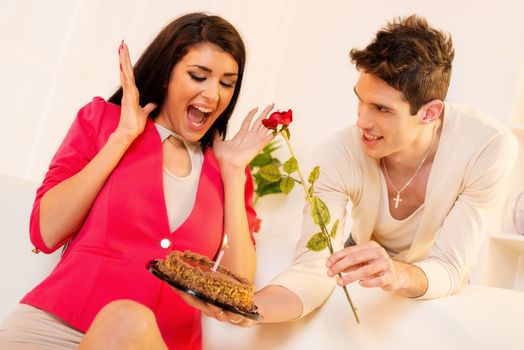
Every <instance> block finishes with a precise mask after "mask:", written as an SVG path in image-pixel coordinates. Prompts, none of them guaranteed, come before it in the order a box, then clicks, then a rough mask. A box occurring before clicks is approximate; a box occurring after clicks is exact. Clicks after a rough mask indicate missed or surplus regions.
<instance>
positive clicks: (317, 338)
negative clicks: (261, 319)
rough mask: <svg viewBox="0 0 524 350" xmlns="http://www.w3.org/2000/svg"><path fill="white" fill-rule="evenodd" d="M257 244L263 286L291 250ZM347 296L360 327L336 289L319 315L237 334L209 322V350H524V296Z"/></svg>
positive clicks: (500, 292)
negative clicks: (424, 298)
mask: <svg viewBox="0 0 524 350" xmlns="http://www.w3.org/2000/svg"><path fill="white" fill-rule="evenodd" d="M259 238H260V239H259V240H258V241H257V242H258V243H257V254H258V258H259V264H258V266H259V271H258V273H259V274H260V276H259V277H258V279H259V283H257V285H258V286H259V287H260V286H262V285H264V284H265V283H266V282H267V281H269V279H270V278H271V277H272V276H274V275H275V274H276V273H277V272H278V271H279V270H280V269H282V267H283V266H285V265H286V264H287V261H288V260H289V259H291V256H290V255H291V254H292V250H293V247H292V244H291V245H290V244H285V242H284V243H283V242H282V241H281V240H275V239H272V238H270V237H263V236H259ZM260 280H262V283H260ZM349 292H350V295H351V297H352V299H353V302H354V303H355V305H356V306H357V307H358V309H359V313H360V318H361V323H360V324H357V323H356V322H355V320H354V318H353V315H352V313H351V310H350V307H349V304H348V303H347V301H346V299H345V296H344V293H343V290H342V289H341V288H338V287H337V288H336V289H335V290H334V291H333V294H332V295H331V297H330V298H329V299H328V300H327V302H326V303H325V304H324V305H323V306H322V307H321V308H320V309H318V310H316V311H315V312H313V313H312V314H310V315H308V316H306V317H304V318H303V319H300V320H297V321H293V322H287V323H282V324H271V325H262V326H257V327H254V328H239V327H236V326H233V325H229V324H222V323H220V322H218V321H216V320H215V319H209V318H206V317H204V318H203V341H204V349H205V350H223V349H231V350H235V349H242V350H243V349H250V350H251V349H254V350H256V349H260V350H268V349H270V350H273V349H278V350H296V349H330V350H336V349H350V350H364V349H365V350H371V349H373V350H374V349H387V350H396V349H399V350H411V349H424V350H426V349H439V350H444V349H446V350H449V349H457V350H459V349H460V350H470V349H477V350H480V349H482V350H484V349H485V350H493V349H496V350H507V349H524V292H520V291H515V290H509V289H500V288H493V287H486V286H475V285H467V286H465V288H464V289H463V290H462V292H461V293H460V294H458V295H455V296H451V297H447V298H442V299H435V300H413V299H409V298H404V297H400V296H397V295H393V294H390V293H386V292H383V291H382V290H380V289H366V288H362V287H360V286H358V285H351V286H350V288H349Z"/></svg>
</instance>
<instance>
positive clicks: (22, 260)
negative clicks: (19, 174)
mask: <svg viewBox="0 0 524 350" xmlns="http://www.w3.org/2000/svg"><path fill="white" fill-rule="evenodd" d="M36 188H37V184H36V183H34V182H31V181H27V180H23V179H17V178H13V177H10V176H5V175H1V174H0V223H1V228H0V247H2V254H0V279H1V281H2V282H1V287H0V291H1V292H0V293H1V296H2V299H1V302H0V322H2V321H3V319H4V318H5V316H6V315H7V314H8V313H9V312H10V311H11V310H13V309H14V308H15V306H16V304H17V303H18V301H19V300H20V299H21V298H22V297H23V296H24V295H25V293H27V292H28V291H29V290H30V289H31V288H33V287H34V286H35V285H36V284H37V283H38V282H39V281H41V280H42V279H43V278H44V277H45V276H46V275H47V273H48V272H49V271H50V270H51V268H52V267H53V266H54V265H55V264H56V261H57V260H58V256H59V254H60V253H59V252H58V253H54V254H53V255H45V254H42V253H40V254H34V253H33V252H31V249H32V248H33V246H32V245H31V242H30V241H29V215H30V213H31V208H32V205H33V200H34V197H35V191H36Z"/></svg>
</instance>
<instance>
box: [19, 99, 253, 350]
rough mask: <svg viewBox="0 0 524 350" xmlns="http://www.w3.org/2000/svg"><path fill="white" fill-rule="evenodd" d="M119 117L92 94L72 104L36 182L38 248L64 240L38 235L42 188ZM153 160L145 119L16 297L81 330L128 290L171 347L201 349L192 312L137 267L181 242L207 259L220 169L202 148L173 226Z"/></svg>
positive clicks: (79, 162)
mask: <svg viewBox="0 0 524 350" xmlns="http://www.w3.org/2000/svg"><path fill="white" fill-rule="evenodd" d="M119 118H120V106H117V105H114V104H111V103H107V102H105V101H104V100H103V99H102V98H99V97H97V98H94V99H93V101H92V102H91V103H89V104H87V105H86V106H85V107H83V108H82V109H81V110H80V111H79V113H78V115H77V118H76V119H75V120H74V122H73V124H72V126H71V128H70V130H69V132H68V134H67V135H66V137H65V139H64V141H63V142H62V144H61V145H60V147H59V149H58V151H57V153H56V155H55V156H54V158H53V160H52V161H51V164H50V167H49V171H48V172H47V174H46V176H45V179H44V181H43V184H42V185H41V187H40V188H39V189H38V190H37V195H36V200H35V203H34V206H33V212H32V215H31V221H30V236H31V241H32V242H33V244H34V245H35V247H36V248H38V249H40V250H41V251H42V252H44V253H50V252H52V251H54V250H56V249H58V248H59V247H60V246H61V245H62V244H63V243H65V242H62V243H61V244H59V245H57V246H56V247H46V246H45V244H44V243H43V241H42V237H41V234H40V229H39V205H40V200H41V198H42V196H43V195H44V194H45V193H46V192H47V191H48V190H49V189H50V188H52V187H53V186H55V185H56V184H58V183H60V182H61V181H63V180H64V179H67V178H68V177H70V176H72V175H74V174H75V173H77V172H78V171H79V170H81V169H82V168H83V167H84V166H85V165H86V164H87V163H88V162H89V161H90V160H91V159H92V158H93V157H94V156H95V155H96V154H97V152H98V151H99V150H100V148H101V147H102V146H103V145H104V144H105V142H106V141H107V139H108V137H109V135H110V134H111V133H112V132H113V131H114V130H115V129H116V126H117V124H118V120H119ZM162 167H163V164H162V143H161V140H160V137H159V135H158V132H157V130H156V128H155V126H154V123H153V122H152V121H151V120H148V121H147V124H146V127H145V130H144V132H143V133H142V135H141V136H140V137H139V138H137V139H136V140H135V142H134V143H133V144H132V145H131V147H130V148H129V149H128V151H127V152H126V154H125V155H124V157H123V158H122V160H121V161H120V163H119V165H118V166H117V168H116V169H115V170H114V171H113V173H112V174H111V175H110V177H109V178H108V180H107V182H106V183H105V185H104V187H103V188H102V189H101V191H100V193H99V195H98V197H97V198H96V200H95V202H94V203H93V206H92V208H91V210H90V212H89V214H88V216H87V218H86V220H85V222H84V224H83V225H82V227H81V228H80V230H79V231H78V232H77V233H76V234H75V235H74V238H73V239H72V240H71V241H70V244H69V247H68V248H67V250H66V251H65V253H64V255H63V257H62V259H61V260H60V262H59V263H58V265H57V266H56V267H55V269H54V270H53V271H52V272H51V274H50V275H49V276H48V277H47V278H46V279H44V280H43V281H42V282H41V283H40V284H39V285H38V286H36V287H35V288H34V289H33V290H32V291H30V292H29V293H28V294H27V295H26V296H25V297H24V298H23V299H22V300H21V302H22V303H26V304H30V305H33V306H35V307H37V308H40V309H43V310H45V311H48V312H50V313H52V314H54V315H56V316H58V317H60V318H62V319H63V320H64V321H65V322H66V323H68V324H70V325H71V326H72V327H74V328H77V329H79V330H81V331H83V332H85V331H86V330H87V329H88V327H89V325H90V324H91V322H92V321H93V318H94V317H95V315H96V314H97V312H98V311H99V310H100V309H101V308H102V307H103V306H104V305H106V304H107V303H109V302H110V301H113V300H117V299H132V300H135V301H137V302H140V303H142V304H144V305H146V306H148V307H149V308H150V309H151V310H153V312H154V313H155V314H156V317H157V321H158V324H159V326H160V330H161V332H162V336H163V337H164V340H165V341H166V343H167V344H168V346H169V347H170V348H171V349H193V348H200V347H201V327H200V312H198V311H196V310H195V309H193V308H191V307H190V306H188V305H187V304H186V303H185V302H183V301H182V300H181V299H180V298H179V297H178V296H177V294H176V293H174V292H173V290H172V289H171V287H170V286H168V285H167V284H165V283H163V282H161V281H160V280H159V279H157V278H156V277H154V276H153V275H152V274H151V273H149V272H148V271H147V270H146V268H145V266H146V263H147V262H148V261H149V260H150V259H157V258H163V257H165V256H166V255H167V254H169V252H170V251H171V250H185V249H190V250H192V251H195V252H198V253H200V254H203V255H206V256H208V257H210V258H214V256H215V255H216V253H217V250H218V248H219V245H220V242H221V239H222V234H223V217H224V193H223V185H222V180H221V177H220V169H219V165H218V162H217V160H216V158H215V156H214V153H213V151H212V150H210V149H208V150H207V151H206V152H205V154H204V163H203V165H202V172H201V176H200V180H199V185H198V190H197V195H196V201H195V205H194V207H193V210H192V212H191V214H190V216H189V217H188V218H187V220H186V221H185V222H184V223H183V224H182V226H181V227H179V228H178V229H177V230H176V231H174V232H170V230H169V223H168V218H167V212H166V206H165V199H164V191H163V181H162ZM246 171H247V172H248V176H247V181H246V191H245V193H246V195H245V203H246V212H247V215H248V222H249V226H250V230H251V232H253V230H252V228H253V227H254V225H255V220H256V213H255V211H254V209H253V207H252V205H251V203H252V195H253V183H252V179H251V175H250V174H249V169H246ZM163 239H169V240H170V242H171V243H172V244H171V246H170V247H168V248H163V247H161V245H160V241H162V240H163Z"/></svg>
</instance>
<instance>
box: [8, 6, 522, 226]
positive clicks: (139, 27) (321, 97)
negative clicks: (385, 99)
mask: <svg viewBox="0 0 524 350" xmlns="http://www.w3.org/2000/svg"><path fill="white" fill-rule="evenodd" d="M194 10H204V11H209V12H212V13H216V14H219V15H222V16H224V17H225V18H227V19H228V20H230V21H231V22H232V23H233V24H235V25H236V26H237V28H238V29H239V31H240V32H241V33H242V35H243V37H244V38H245V41H246V44H247V48H248V66H247V73H246V77H245V83H244V89H243V93H242V96H241V99H240V101H239V105H238V108H237V110H236V114H235V116H234V120H233V123H232V126H231V131H235V130H236V129H237V128H238V125H239V123H240V120H241V119H242V117H243V116H244V115H245V113H246V112H247V111H248V110H249V109H250V108H251V107H252V106H255V105H259V106H263V105H265V104H268V103H270V102H276V103H277V106H278V107H280V108H282V109H284V108H288V107H291V108H293V110H294V114H295V118H296V121H295V122H294V125H293V127H292V134H293V140H292V141H293V143H294V146H295V150H296V153H297V157H298V158H299V161H300V162H301V165H302V166H303V167H304V168H309V167H310V166H311V165H312V161H311V160H309V159H308V155H309V154H310V152H311V151H312V150H313V148H314V147H315V145H316V144H317V143H318V141H319V140H321V139H323V138H326V137H328V136H329V135H331V134H332V133H333V132H334V131H335V130H337V129H339V128H341V127H343V126H345V125H347V124H349V123H352V122H353V121H354V120H355V115H356V114H355V112H356V99H355V97H354V95H353V92H352V87H353V85H354V83H355V80H356V76H357V75H356V72H355V69H354V67H353V66H352V65H351V63H350V62H349V60H348V52H349V50H350V49H351V48H352V47H363V46H365V45H366V44H367V42H368V41H369V39H370V38H371V37H372V36H373V34H374V33H375V32H376V30H377V29H378V28H379V27H380V26H382V25H383V24H385V22H386V21H387V20H390V19H391V18H393V17H394V16H399V15H407V14H411V13H418V14H421V15H424V16H426V17H427V18H428V20H429V21H430V23H432V24H433V25H435V26H437V27H440V28H443V29H445V30H446V31H449V32H451V33H452V35H453V38H454V42H455V47H456V59H455V64H454V75H453V79H452V85H451V89H450V93H449V100H453V101H455V100H458V101H462V102H466V103H470V104H474V105H477V106H479V107H481V108H483V109H484V110H486V111H487V112H489V113H491V114H492V115H494V116H495V117H496V118H498V119H500V120H502V121H504V122H508V121H509V119H510V115H511V113H512V111H513V109H514V106H515V105H516V104H517V101H516V86H517V76H518V72H519V71H520V69H521V68H520V67H521V65H522V63H523V62H524V26H522V25H521V16H522V14H523V13H524V4H523V3H522V2H521V1H518V0H514V1H510V0H499V1H496V2H495V1H489V2H488V1H486V2H483V1H482V0H477V1H473V0H465V1H456V0H441V1H417V2H415V1H410V0H397V1H388V0H382V1H367V2H366V1H364V2H363V1H355V0H349V1H342V0H340V1H329V0H324V1H321V2H320V1H299V0H266V1H245V0H220V1H219V0H217V1H205V0H201V1H196V0H194V1H189V0H185V1H172V0H156V1H145V0H142V1H140V0H133V1H129V0H127V1H125V0H118V1H115V0H113V1H103V0H54V1H52V0H42V1H40V0H0V79H1V82H2V84H1V86H0V99H1V100H0V105H1V107H2V113H1V114H0V121H1V124H0V125H1V127H0V173H3V174H7V175H11V176H15V177H21V178H25V179H29V180H34V181H41V179H42V177H43V175H44V173H45V171H46V168H47V165H48V163H49V161H50V159H51V157H52V155H53V153H54V151H55V150H56V148H57V146H58V144H59V143H60V141H61V139H62V137H63V136H64V134H65V132H66V131H67V129H68V127H69V124H70V122H71V121H72V119H73V118H74V116H75V114H76V112H77V110H78V109H79V108H80V107H81V106H82V105H83V104H85V103H86V102H88V101H89V100H90V99H91V98H92V97H93V96H95V95H100V96H103V97H108V96H109V95H110V94H111V93H112V91H113V90H114V89H115V88H116V87H117V85H118V58H117V49H118V45H119V43H120V40H121V39H122V38H123V39H125V40H126V42H127V43H128V45H129V46H130V48H131V54H132V57H133V58H135V59H136V58H137V57H138V56H139V53H140V52H141V51H142V50H143V49H144V48H145V46H146V45H147V43H148V42H149V41H150V40H151V39H152V38H153V37H154V36H155V35H156V33H157V32H158V31H159V30H160V29H161V27H163V26H164V25H165V24H166V23H167V22H168V21H170V20H171V19H172V18H174V17H176V16H178V15H180V14H182V13H186V12H189V11H194ZM282 156H283V157H284V156H287V153H285V152H284V151H283V152H282ZM520 166H522V164H521V165H520ZM300 198H301V194H300V193H299V192H298V191H296V192H295V193H293V194H292V195H291V198H288V199H285V198H282V197H278V196H277V197H274V198H269V199H267V200H262V201H261V202H260V207H259V209H260V212H261V214H262V217H263V219H264V224H265V225H264V226H263V227H264V229H263V230H264V231H265V232H268V233H269V232H271V233H273V234H276V235H282V236H287V235H286V234H287V233H289V234H291V236H294V234H295V233H296V232H297V231H298V227H299V224H298V223H299V221H300V217H301V210H300V208H301V205H302V204H301V200H300ZM276 204H279V205H276Z"/></svg>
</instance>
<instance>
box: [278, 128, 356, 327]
mask: <svg viewBox="0 0 524 350" xmlns="http://www.w3.org/2000/svg"><path fill="white" fill-rule="evenodd" d="M288 133H289V131H288V130H287V128H286V127H284V128H282V129H281V130H280V134H281V135H282V137H283V138H284V140H285V141H286V145H287V148H288V149H289V153H291V157H293V158H294V159H296V157H295V154H294V153H293V149H292V148H291V144H290V143H289V136H288V135H289V134H288ZM297 173H298V176H299V177H300V184H301V185H302V188H304V192H305V193H306V198H307V201H308V202H309V205H310V206H311V207H312V208H316V207H317V206H315V205H314V204H313V197H311V194H310V193H309V191H308V189H307V188H306V182H305V181H304V177H303V176H302V172H301V171H300V167H297ZM318 217H321V215H318ZM319 226H320V229H321V230H322V233H324V235H325V236H326V242H327V247H328V249H329V253H330V254H333V253H334V251H333V245H332V244H331V239H330V236H329V233H328V231H327V229H326V225H325V224H324V222H321V223H320V225H319ZM338 277H339V278H342V274H341V273H340V272H339V273H338ZM342 289H344V294H346V299H347V300H348V301H349V305H350V306H351V311H353V316H355V320H356V321H357V323H360V317H359V316H358V310H357V308H356V307H355V305H354V304H353V301H352V300H351V297H350V296H349V292H348V290H347V288H346V286H342Z"/></svg>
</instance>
